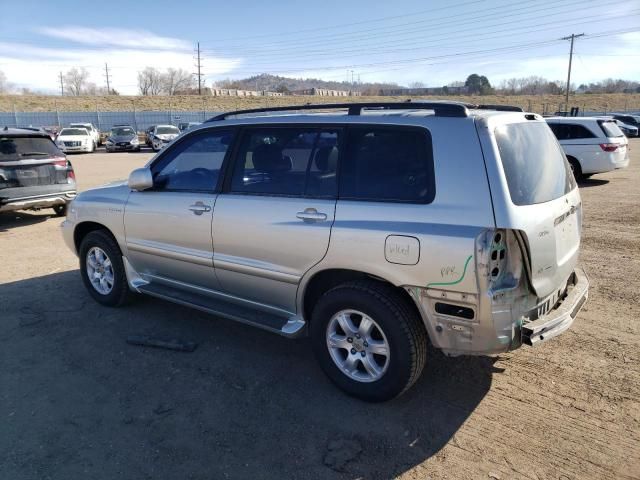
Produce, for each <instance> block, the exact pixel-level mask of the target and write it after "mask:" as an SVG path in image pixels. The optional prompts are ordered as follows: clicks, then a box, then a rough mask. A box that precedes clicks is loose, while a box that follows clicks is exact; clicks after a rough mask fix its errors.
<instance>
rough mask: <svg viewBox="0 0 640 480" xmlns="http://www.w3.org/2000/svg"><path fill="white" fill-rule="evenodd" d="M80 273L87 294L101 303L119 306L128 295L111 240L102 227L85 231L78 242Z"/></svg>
mask: <svg viewBox="0 0 640 480" xmlns="http://www.w3.org/2000/svg"><path fill="white" fill-rule="evenodd" d="M78 254H79V256H80V275H81V276H82V281H83V283H84V285H85V287H86V288H87V290H88V291H89V294H90V295H91V296H92V297H93V298H94V300H96V301H97V302H98V303H101V304H102V305H106V306H108V307H119V306H121V305H124V304H125V303H126V302H127V301H128V300H129V298H130V297H131V291H130V290H129V285H128V284H127V277H126V274H125V270H124V263H123V261H122V252H121V251H120V247H118V244H117V243H116V241H115V239H114V238H113V237H112V236H111V234H109V233H108V232H107V231H105V230H96V231H93V232H90V233H89V234H87V236H86V237H85V238H84V239H83V240H82V242H81V243H80V250H79V252H78Z"/></svg>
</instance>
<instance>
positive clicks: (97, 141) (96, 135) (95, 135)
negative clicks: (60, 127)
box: [69, 122, 102, 150]
mask: <svg viewBox="0 0 640 480" xmlns="http://www.w3.org/2000/svg"><path fill="white" fill-rule="evenodd" d="M69 127H71V128H86V129H87V132H89V135H91V138H92V139H93V144H94V145H93V148H94V150H95V148H96V147H98V146H100V145H102V138H101V137H100V131H99V130H98V129H97V128H96V127H94V126H93V123H89V122H87V123H70V124H69Z"/></svg>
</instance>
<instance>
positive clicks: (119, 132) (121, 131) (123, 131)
mask: <svg viewBox="0 0 640 480" xmlns="http://www.w3.org/2000/svg"><path fill="white" fill-rule="evenodd" d="M135 133H136V132H134V131H133V128H130V127H122V128H114V129H113V130H111V135H114V136H116V137H122V136H124V135H134V134H135Z"/></svg>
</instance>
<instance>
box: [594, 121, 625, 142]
mask: <svg viewBox="0 0 640 480" xmlns="http://www.w3.org/2000/svg"><path fill="white" fill-rule="evenodd" d="M598 123H599V124H600V128H602V131H603V132H604V134H605V135H606V136H607V137H609V138H611V137H624V133H622V130H620V127H618V125H617V124H616V122H613V121H607V120H598Z"/></svg>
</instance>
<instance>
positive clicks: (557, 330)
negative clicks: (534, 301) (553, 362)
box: [522, 268, 589, 346]
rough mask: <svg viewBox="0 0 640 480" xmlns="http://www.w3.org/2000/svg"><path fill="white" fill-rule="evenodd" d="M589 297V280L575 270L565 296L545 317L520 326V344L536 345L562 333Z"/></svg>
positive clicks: (577, 269) (581, 272)
mask: <svg viewBox="0 0 640 480" xmlns="http://www.w3.org/2000/svg"><path fill="white" fill-rule="evenodd" d="M588 297H589V280H588V279H587V276H586V275H585V273H584V271H583V270H582V269H580V268H576V269H575V270H574V272H573V273H572V274H571V277H570V278H569V282H568V284H567V295H566V296H565V297H564V299H562V300H561V301H560V303H559V304H558V305H557V307H556V308H554V309H553V310H551V311H550V312H549V313H548V314H547V315H545V316H543V317H540V318H538V319H537V320H534V321H532V322H529V323H526V324H524V325H522V343H524V344H525V345H532V346H533V345H537V344H539V343H542V342H545V341H547V340H550V339H552V338H553V337H556V336H558V335H560V334H561V333H563V332H564V331H565V330H567V329H568V328H569V327H570V326H571V324H572V323H573V320H574V319H575V318H576V316H577V315H578V312H579V311H580V309H581V308H582V305H584V303H585V302H586V301H587V298H588Z"/></svg>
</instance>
